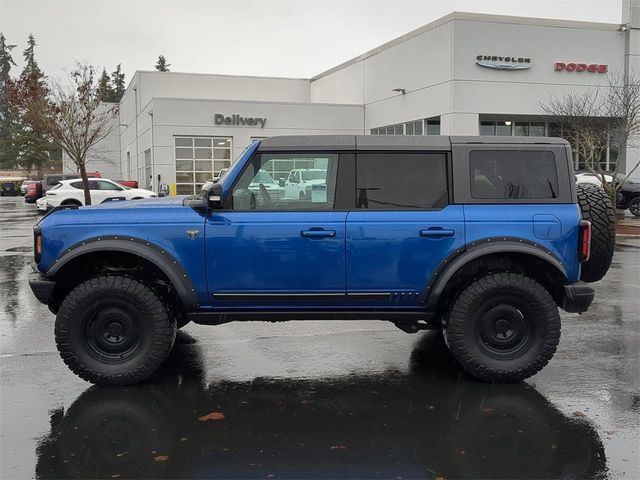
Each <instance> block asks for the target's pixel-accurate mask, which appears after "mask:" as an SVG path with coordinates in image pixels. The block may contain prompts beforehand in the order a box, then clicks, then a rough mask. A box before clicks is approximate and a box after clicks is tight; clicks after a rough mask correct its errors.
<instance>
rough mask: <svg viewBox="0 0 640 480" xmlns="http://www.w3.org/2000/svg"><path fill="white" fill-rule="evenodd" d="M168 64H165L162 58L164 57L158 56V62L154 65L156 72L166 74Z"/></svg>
mask: <svg viewBox="0 0 640 480" xmlns="http://www.w3.org/2000/svg"><path fill="white" fill-rule="evenodd" d="M170 66H171V64H170V63H167V59H166V58H164V55H160V56H158V62H157V63H156V70H158V71H159V72H168V71H169V67H170Z"/></svg>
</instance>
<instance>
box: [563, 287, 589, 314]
mask: <svg viewBox="0 0 640 480" xmlns="http://www.w3.org/2000/svg"><path fill="white" fill-rule="evenodd" d="M595 295H596V291H595V289H594V288H593V287H592V286H591V285H588V284H586V283H584V282H576V283H570V284H568V285H565V286H564V300H563V302H562V305H561V307H562V308H563V309H564V310H565V311H567V312H569V313H582V312H586V311H587V310H588V309H589V306H590V305H591V302H593V297H595Z"/></svg>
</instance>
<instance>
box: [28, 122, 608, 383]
mask: <svg viewBox="0 0 640 480" xmlns="http://www.w3.org/2000/svg"><path fill="white" fill-rule="evenodd" d="M301 155H304V156H305V157H306V158H312V159H313V160H312V161H313V163H314V168H313V169H309V170H306V172H311V173H312V175H311V176H310V177H311V178H310V180H312V181H319V180H321V181H322V182H323V184H322V185H320V186H322V187H324V188H323V189H319V190H323V191H324V194H322V195H321V194H320V193H319V192H318V194H314V191H312V194H311V195H310V197H309V196H307V195H304V198H301V197H300V196H299V197H298V198H286V197H284V196H283V197H282V198H279V199H274V198H271V196H270V194H269V192H268V190H267V189H266V188H262V187H260V185H262V186H264V183H263V182H261V181H257V180H258V178H260V179H262V178H263V177H264V174H263V173H262V172H264V171H266V172H268V171H282V169H283V165H291V166H293V165H294V162H295V161H296V160H298V159H299V158H300V157H301ZM292 171H293V170H292ZM390 171H393V175H389V172H390ZM297 172H298V173H297V174H300V180H301V181H302V173H303V172H305V171H304V170H303V171H299V170H297ZM308 178H309V177H308ZM252 184H253V185H256V184H258V188H257V189H256V188H252V187H251V185H252ZM71 188H72V187H71ZM52 193H58V192H57V191H53V192H52ZM144 203H145V204H144V205H143V202H126V203H124V202H123V203H120V202H116V203H109V204H107V205H96V206H91V207H84V208H80V209H77V208H69V209H60V210H56V211H55V212H53V213H50V214H48V215H47V216H45V217H44V219H42V220H40V222H39V223H38V224H37V225H36V226H35V227H34V245H35V249H34V250H35V261H36V265H37V271H36V272H34V273H33V274H31V276H30V279H29V282H30V285H31V289H32V291H33V293H34V294H35V296H36V297H37V298H38V300H40V301H41V302H43V303H45V304H47V305H48V307H49V309H50V310H51V311H52V312H53V313H54V314H56V323H55V333H56V335H55V341H56V343H57V348H58V350H59V352H60V354H61V356H62V359H63V360H64V361H65V363H66V364H67V366H68V367H69V368H70V369H71V370H72V371H73V372H75V373H76V374H77V375H79V376H80V377H82V378H83V379H85V380H88V381H90V382H93V383H98V384H107V385H115V384H135V383H138V382H141V381H143V380H145V379H147V378H149V377H150V376H151V375H152V374H153V373H154V372H155V371H156V370H157V369H158V368H159V367H160V365H161V364H162V363H163V362H164V360H165V359H166V358H167V356H168V354H169V352H170V351H171V348H172V346H173V343H174V339H175V335H176V329H177V328H180V327H182V326H184V325H186V324H187V323H188V322H189V321H194V322H196V323H199V324H209V325H219V324H221V323H225V322H230V321H238V320H250V321H255V320H265V321H282V320H294V319H295V320H305V319H340V320H350V319H360V320H389V321H391V322H393V323H394V324H395V325H396V326H397V327H398V328H400V329H402V330H403V331H405V332H408V333H414V332H417V331H419V330H424V329H435V330H440V331H441V332H442V334H443V335H444V338H445V340H446V345H447V348H448V349H449V350H450V352H451V353H452V355H453V356H454V357H455V358H456V360H457V362H458V363H459V364H460V365H461V367H462V368H464V369H465V370H466V371H467V372H468V373H469V374H470V375H473V376H475V377H477V378H478V379H481V380H484V381H490V382H495V381H497V382H517V381H520V380H523V379H525V378H527V377H529V376H531V375H534V374H535V373H537V372H538V371H540V370H541V369H542V368H543V367H544V366H545V365H546V364H547V363H548V362H549V360H550V359H551V358H552V356H553V354H554V352H555V351H556V348H557V345H558V343H559V341H560V315H559V313H558V308H562V309H564V310H565V311H567V312H577V313H580V312H585V311H587V310H588V308H589V306H590V305H591V302H592V301H593V299H594V296H595V290H594V288H593V287H592V286H591V285H589V284H588V283H587V282H595V281H598V280H600V279H601V278H603V277H604V275H605V274H606V273H607V271H608V269H609V267H610V265H611V260H612V258H613V250H614V242H615V230H614V211H613V207H612V205H611V203H610V201H609V199H608V197H607V195H606V194H605V193H604V191H603V190H602V189H601V188H597V187H594V186H582V185H578V186H577V187H576V185H575V179H574V176H573V168H572V155H571V147H570V145H569V143H568V142H567V141H565V140H563V139H556V138H533V137H525V138H522V137H447V136H419V137H412V138H410V139H407V138H406V137H400V136H399V137H395V136H368V135H367V136H319V137H318V136H297V137H275V138H270V139H266V140H262V141H259V142H255V143H253V144H252V145H251V146H250V147H249V148H248V149H247V150H245V152H244V153H243V155H241V157H240V158H239V159H238V161H237V162H236V163H235V164H234V166H233V167H232V168H231V169H230V170H229V172H228V173H227V175H226V176H225V178H224V180H223V181H222V182H219V183H216V184H213V185H211V187H209V188H208V189H207V190H206V191H204V192H203V193H202V194H200V195H197V196H196V195H194V196H190V197H184V198H163V199H158V200H156V201H154V202H144ZM87 226H91V228H87ZM592 239H593V241H591V240H592ZM359 341H361V340H359ZM443 347H444V345H443Z"/></svg>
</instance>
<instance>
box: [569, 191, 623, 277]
mask: <svg viewBox="0 0 640 480" xmlns="http://www.w3.org/2000/svg"><path fill="white" fill-rule="evenodd" d="M577 191H578V205H580V211H581V212H582V218H583V219H584V220H588V221H589V222H591V255H590V257H589V260H587V261H586V262H584V263H583V264H582V273H581V274H580V280H582V281H585V282H597V281H598V280H601V279H602V278H603V277H604V276H605V275H606V273H607V271H608V270H609V267H610V266H611V260H612V259H613V250H614V248H615V242H616V226H615V210H614V209H613V205H612V204H611V200H610V199H609V196H608V195H607V193H606V192H605V191H604V190H603V189H602V188H601V187H598V186H596V185H577Z"/></svg>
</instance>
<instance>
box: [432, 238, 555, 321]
mask: <svg viewBox="0 0 640 480" xmlns="http://www.w3.org/2000/svg"><path fill="white" fill-rule="evenodd" d="M496 253H517V254H525V255H531V256H534V257H537V258H539V259H541V260H543V261H545V262H546V263H548V264H549V265H550V266H553V267H554V268H555V269H556V270H557V271H558V273H560V274H562V276H563V277H564V278H565V279H566V278H567V270H566V268H565V266H564V264H563V263H562V260H560V259H559V258H557V257H556V256H555V255H554V254H553V253H552V252H551V251H550V250H549V249H546V248H544V247H543V246H542V245H540V244H539V243H535V242H531V241H530V240H525V239H522V238H510V237H491V238H484V239H481V240H476V241H474V242H471V243H468V244H467V245H465V246H464V247H461V248H459V249H457V250H456V251H455V252H453V253H452V254H451V255H449V256H448V257H447V258H446V259H444V260H443V261H442V262H441V263H440V265H439V266H438V268H437V269H436V270H435V272H434V275H433V277H432V280H431V281H430V283H429V284H428V285H427V287H426V290H425V297H424V298H425V301H424V303H425V307H426V309H427V311H435V310H436V308H437V305H438V302H439V300H440V296H441V295H442V293H443V292H444V289H445V288H446V286H447V284H448V283H449V280H451V279H452V278H453V276H454V275H455V274H456V273H457V272H458V271H459V270H460V269H461V268H463V267H464V266H465V265H467V264H468V263H469V262H471V261H473V260H476V259H478V258H481V257H484V256H487V255H491V254H496Z"/></svg>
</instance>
